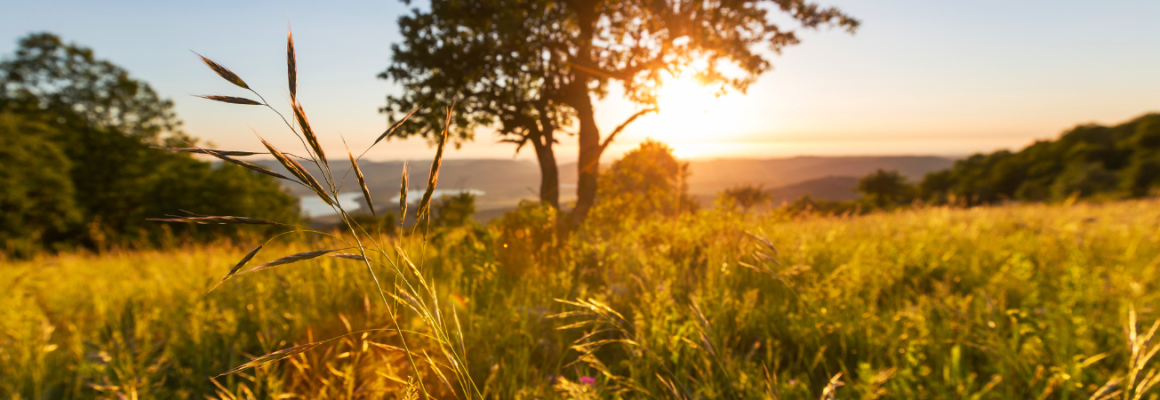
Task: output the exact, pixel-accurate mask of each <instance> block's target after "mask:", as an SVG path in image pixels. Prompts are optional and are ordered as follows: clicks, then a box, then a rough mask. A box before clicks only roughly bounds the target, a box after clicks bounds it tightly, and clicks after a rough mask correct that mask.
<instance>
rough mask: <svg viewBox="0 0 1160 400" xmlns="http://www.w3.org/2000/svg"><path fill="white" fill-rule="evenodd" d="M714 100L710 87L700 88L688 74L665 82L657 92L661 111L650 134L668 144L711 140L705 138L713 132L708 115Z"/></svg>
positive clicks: (702, 86) (715, 99) (715, 100)
mask: <svg viewBox="0 0 1160 400" xmlns="http://www.w3.org/2000/svg"><path fill="white" fill-rule="evenodd" d="M717 100H718V99H717V96H715V95H714V94H713V90H712V88H709V87H706V86H704V85H701V84H700V83H698V82H697V81H696V80H695V79H693V78H692V77H691V74H687V75H685V76H682V77H680V78H674V79H672V80H670V81H668V82H666V83H665V85H664V86H663V87H661V88H660V90H659V92H658V93H657V105H658V106H659V107H660V112H658V113H657V115H656V118H657V119H658V121H657V124H656V126H655V129H656V130H654V131H653V132H651V134H652V135H656V137H657V139H659V140H661V141H664V142H668V143H670V144H675V143H679V142H689V141H705V140H711V139H709V137H707V135H710V134H714V133H715V132H712V129H713V125H712V123H711V122H710V120H711V116H710V113H711V111H712V108H713V106H715V105H716V104H715V103H718V101H717ZM714 136H715V135H714Z"/></svg>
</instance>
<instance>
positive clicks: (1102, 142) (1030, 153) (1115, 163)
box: [919, 114, 1160, 205]
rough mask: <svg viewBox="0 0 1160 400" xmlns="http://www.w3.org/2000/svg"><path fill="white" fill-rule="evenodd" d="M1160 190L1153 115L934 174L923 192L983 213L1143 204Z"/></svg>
mask: <svg viewBox="0 0 1160 400" xmlns="http://www.w3.org/2000/svg"><path fill="white" fill-rule="evenodd" d="M1157 186H1160V114H1146V115H1143V116H1140V117H1138V118H1135V119H1133V120H1130V121H1127V122H1124V123H1121V124H1119V125H1116V126H1101V125H1095V124H1087V125H1079V126H1076V127H1075V128H1072V129H1070V130H1068V131H1067V132H1064V133H1063V135H1061V136H1060V138H1059V139H1058V140H1054V141H1039V142H1036V143H1034V144H1032V145H1031V146H1028V147H1027V148H1025V149H1023V150H1021V151H1018V152H1012V151H1006V150H1003V151H997V152H994V153H991V154H976V155H973V156H971V157H968V158H966V159H963V160H959V161H958V162H956V163H955V165H954V166H953V167H952V168H951V169H949V170H946V171H940V172H936V173H932V174H928V175H927V176H926V177H925V178H924V179H923V181H922V183H921V184H919V191H920V196H921V197H922V198H924V199H926V200H928V201H933V202H936V203H937V202H950V201H955V202H959V203H962V204H966V205H975V204H987V203H995V202H999V201H1004V200H1025V201H1047V200H1062V199H1065V198H1068V197H1070V196H1072V195H1079V196H1081V197H1088V196H1099V195H1103V196H1113V197H1123V196H1128V197H1132V196H1143V195H1146V194H1148V193H1149V192H1150V191H1152V190H1154V189H1155V188H1156V187H1157Z"/></svg>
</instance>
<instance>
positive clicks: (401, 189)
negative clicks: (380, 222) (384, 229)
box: [399, 161, 410, 226]
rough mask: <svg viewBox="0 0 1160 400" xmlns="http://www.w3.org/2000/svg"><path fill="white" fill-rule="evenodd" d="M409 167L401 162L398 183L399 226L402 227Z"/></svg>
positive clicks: (404, 162)
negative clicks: (401, 175)
mask: <svg viewBox="0 0 1160 400" xmlns="http://www.w3.org/2000/svg"><path fill="white" fill-rule="evenodd" d="M409 165H410V164H408V163H407V162H406V161H403V179H402V180H401V181H399V226H402V225H403V221H406V220H407V186H409V185H408V182H407V180H408V179H407V175H408V173H407V170H408V168H409Z"/></svg>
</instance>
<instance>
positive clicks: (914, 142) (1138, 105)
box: [0, 0, 1160, 161]
mask: <svg viewBox="0 0 1160 400" xmlns="http://www.w3.org/2000/svg"><path fill="white" fill-rule="evenodd" d="M421 3H422V2H416V4H418V5H419V6H421ZM820 3H821V4H823V5H834V6H837V7H839V8H841V9H842V10H843V11H845V12H847V13H849V14H851V15H853V16H855V17H857V18H859V19H861V20H862V22H863V26H862V27H861V29H860V30H859V31H858V32H857V34H856V35H849V34H846V33H843V32H840V31H821V32H804V33H803V35H802V38H803V40H802V44H801V45H798V46H794V47H790V48H788V49H787V50H786V51H785V52H784V54H782V55H781V56H777V57H774V58H773V63H774V65H775V67H774V71H772V72H770V73H768V74H766V75H765V76H763V77H762V78H761V80H760V81H759V82H758V83H757V84H755V85H754V86H753V87H751V88H750V90H749V93H748V94H747V95H741V94H739V93H731V94H728V95H726V96H724V97H721V98H714V97H713V96H711V95H709V94H708V92H707V91H704V90H700V89H699V88H697V87H696V86H693V85H685V86H683V87H679V88H674V89H673V90H671V92H672V94H671V95H670V96H669V98H668V99H664V100H662V101H663V102H664V103H662V112H661V113H660V114H659V115H650V116H647V117H645V118H642V119H640V120H638V122H637V123H635V124H633V125H632V126H630V128H629V129H628V130H626V131H625V133H624V134H623V135H622V136H620V138H619V140H618V141H617V144H616V145H614V146H613V148H612V149H611V152H612V154H610V155H611V156H612V157H615V156H616V155H617V154H616V153H620V152H623V151H625V150H627V149H629V148H631V147H633V146H635V145H636V143H638V142H640V141H641V140H644V139H645V138H646V137H652V138H655V139H658V140H661V141H665V142H668V143H670V144H671V145H672V146H673V147H674V148H675V149H676V151H677V154H678V155H680V156H682V157H695V158H715V157H785V156H793V155H867V154H933V155H950V156H961V155H966V154H970V153H973V152H979V151H992V150H996V149H999V148H1013V149H1016V148H1021V147H1022V146H1025V145H1027V144H1029V143H1030V142H1032V141H1033V140H1035V139H1041V138H1054V137H1056V136H1057V135H1058V134H1059V133H1060V132H1061V131H1063V130H1065V129H1067V128H1069V127H1072V126H1074V125H1076V124H1078V123H1086V122H1097V123H1116V122H1120V121H1123V120H1126V119H1128V118H1131V117H1134V116H1137V115H1140V114H1142V113H1145V112H1149V111H1160V24H1158V23H1156V16H1157V15H1160V2H1158V1H1154V0H1153V1H1144V0H1134V1H1128V0H1107V1H1100V2H1091V1H1070V0H1068V1H1060V0H1056V1H991V0H987V1H970V2H968V1H926V2H922V1H896V0H875V1H870V0H832V1H821V2H820ZM0 9H3V10H4V11H3V12H0V54H2V55H3V56H5V57H7V56H8V55H10V54H11V53H12V52H13V50H14V49H15V47H16V41H17V39H18V38H20V37H22V36H24V35H26V34H28V33H30V32H35V31H49V32H53V33H57V34H59V35H61V36H62V37H63V38H64V39H65V40H66V41H70V42H76V43H79V44H82V45H84V46H88V47H91V48H93V49H94V50H95V51H96V53H97V55H98V57H101V58H105V59H109V60H111V61H113V62H114V63H116V64H118V65H121V66H123V67H125V68H126V69H128V70H129V71H130V73H132V74H133V75H134V76H135V77H137V78H139V79H142V80H145V81H147V82H149V83H150V84H152V85H153V87H154V88H156V89H157V90H158V91H159V92H160V93H161V94H162V96H165V97H169V98H172V99H174V100H175V101H176V103H177V111H178V114H179V116H180V117H181V118H182V119H183V120H184V121H185V130H186V131H188V132H189V133H191V134H193V135H194V136H197V137H200V138H203V139H204V140H206V141H209V142H212V143H214V144H215V145H217V146H218V147H220V148H225V149H230V150H257V149H259V148H260V144H258V142H257V140H256V139H255V138H254V135H253V133H252V132H251V130H250V127H251V126H252V127H253V128H254V129H255V130H257V131H258V132H260V133H262V134H263V136H266V137H275V138H280V139H279V140H280V142H281V143H285V145H286V146H287V147H289V146H290V145H291V143H293V139H292V137H291V136H290V135H289V133H288V132H287V131H286V130H285V129H286V128H285V127H284V126H282V125H281V122H280V120H278V119H277V116H275V115H274V114H272V113H270V112H269V111H268V110H263V109H260V108H257V107H242V106H230V105H225V104H220V103H214V102H210V101H207V100H202V99H198V98H194V97H191V96H189V95H190V94H221V95H243V94H245V93H243V92H241V91H240V89H238V88H236V87H232V86H231V85H229V84H228V83H225V82H224V81H222V80H221V79H219V78H218V77H217V76H215V75H214V74H213V73H212V72H211V71H210V70H209V69H207V68H205V66H204V65H202V64H201V63H200V62H198V60H197V59H196V58H195V57H194V56H193V55H192V54H191V53H190V52H189V50H195V51H197V52H199V53H201V54H204V55H206V56H207V57H210V58H212V59H214V60H216V61H218V62H220V63H222V64H224V65H226V66H227V67H229V68H230V69H232V70H233V71H234V72H236V73H238V74H239V75H240V76H242V77H243V78H244V79H245V80H246V81H247V82H249V83H250V85H251V86H253V87H255V88H256V89H258V91H259V92H261V93H263V94H264V95H265V96H266V98H267V99H268V100H270V101H271V102H272V103H274V104H275V105H276V106H281V108H282V109H288V107H286V106H285V104H286V101H285V100H283V99H285V98H286V95H285V94H284V93H286V80H285V75H284V74H285V64H284V57H285V53H284V51H285V48H284V46H285V45H284V42H283V41H284V40H285V36H284V35H285V31H286V20H287V18H289V20H290V22H291V24H292V25H293V29H294V36H295V42H296V45H297V51H298V63H299V75H298V76H299V84H298V85H299V95H298V97H299V99H300V101H301V102H302V103H303V106H304V108H305V109H306V111H307V113H308V114H309V115H310V118H311V122H312V125H314V126H315V129H316V130H318V131H320V132H321V135H322V136H323V139H324V143H323V144H324V146H326V147H327V148H333V149H335V150H339V149H341V148H342V143H341V141H340V140H339V139H338V136H337V134H339V133H341V134H342V135H344V136H345V137H346V138H347V141H348V142H349V143H350V144H351V146H352V147H353V148H357V149H361V148H363V147H364V146H366V145H367V144H369V143H370V141H371V140H373V138H374V137H375V136H377V135H378V134H379V133H381V132H382V130H383V128H384V127H385V125H386V118H385V116H383V115H381V114H379V113H378V112H377V109H378V107H380V106H381V105H383V104H384V97H385V96H386V95H387V94H388V93H396V91H397V90H398V88H397V87H396V86H394V85H393V84H391V83H390V82H388V81H383V80H380V79H377V78H376V75H377V74H378V73H379V72H381V71H382V70H384V69H385V68H386V67H387V65H388V63H389V57H390V50H389V46H390V44H391V43H393V42H395V41H396V40H398V38H399V35H398V28H397V25H396V21H397V18H398V16H399V15H401V13H404V12H406V8H405V7H404V5H403V4H401V3H399V2H395V1H378V2H339V1H332V2H305V1H303V2H273V1H245V2H241V1H201V2H144V1H141V2H129V1H103V2H88V1H50V0H42V1H36V2H18V1H12V0H4V1H3V4H2V7H0ZM279 100H281V101H279ZM597 110H598V111H597V116H598V122H599V123H600V124H601V129H602V131H603V132H607V131H609V130H611V129H612V128H613V127H615V126H616V125H617V124H619V123H620V122H621V121H622V120H623V119H624V118H625V117H627V116H628V115H630V114H632V113H633V111H634V106H633V105H632V104H630V103H627V102H624V101H622V100H619V99H617V98H616V93H615V92H613V93H612V94H611V96H609V98H608V99H606V100H604V101H602V102H600V103H599V104H598V108H597ZM513 151H514V146H512V145H510V144H502V143H496V138H495V137H494V136H493V135H492V134H491V133H489V132H486V131H481V132H479V134H478V135H477V137H476V140H475V141H474V142H471V143H467V144H465V145H464V147H463V148H462V149H460V150H458V151H454V152H451V153H450V154H449V155H448V156H449V157H451V158H510V157H512V153H513ZM431 152H432V150H431V149H429V148H428V146H427V143H426V142H425V141H423V140H409V141H403V142H400V141H393V142H389V143H387V144H386V145H380V147H378V148H377V149H376V150H375V151H372V152H371V153H370V154H369V157H370V158H371V159H376V160H388V159H426V158H429V157H430V153H431ZM558 156H559V158H560V159H561V160H562V161H568V160H572V159H574V158H575V146H574V143H572V140H571V139H570V138H568V139H565V140H564V141H563V143H562V144H561V146H560V147H559V150H558ZM520 157H527V158H530V157H531V152H530V151H526V154H521V155H520ZM606 157H608V156H606ZM606 159H611V158H606Z"/></svg>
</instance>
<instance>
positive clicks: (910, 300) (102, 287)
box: [0, 200, 1160, 399]
mask: <svg viewBox="0 0 1160 400" xmlns="http://www.w3.org/2000/svg"><path fill="white" fill-rule="evenodd" d="M305 238H306V237H305V236H301V237H300V239H298V240H299V241H297V242H295V241H287V242H283V243H281V244H275V245H271V246H268V247H267V248H266V249H264V250H263V251H262V253H261V254H259V255H258V258H257V259H256V260H263V261H264V260H268V259H273V258H275V257H280V256H283V255H286V254H290V253H296V252H300V251H306V250H313V249H318V248H328V247H334V246H333V245H331V244H328V243H326V242H325V241H323V240H315V241H314V242H313V243H310V242H309V240H307V239H305ZM539 239H543V238H542V237H540V235H539V234H537V233H536V232H535V231H534V229H516V230H514V231H513V230H511V229H509V230H507V231H501V229H500V227H499V226H498V225H497V226H491V227H481V228H471V227H468V228H457V229H452V230H447V231H439V232H433V233H432V234H431V235H430V238H429V239H428V241H427V242H426V243H423V242H422V240H421V239H419V238H408V239H406V240H404V241H403V242H402V244H403V245H404V247H405V248H406V249H407V250H408V253H409V254H410V256H411V258H412V259H415V260H416V263H417V264H420V265H421V268H422V269H423V273H424V274H425V275H427V276H428V278H429V279H430V281H431V282H432V284H433V285H434V286H435V288H436V290H437V292H438V293H439V295H438V296H439V297H440V298H439V301H440V304H441V305H442V307H441V309H442V310H443V312H444V313H445V314H444V315H447V316H448V320H451V319H452V316H454V317H455V319H457V321H458V324H459V326H460V328H457V330H461V331H462V341H461V342H460V343H455V347H456V348H460V349H462V350H463V354H465V355H466V357H465V358H466V359H467V364H468V365H467V367H468V369H469V370H470V371H471V377H472V379H473V380H474V382H475V383H476V385H478V387H479V392H480V393H481V394H482V395H483V396H484V397H487V398H496V399H548V398H577V399H580V398H680V397H684V398H689V399H694V398H700V399H712V398H752V399H762V398H783V399H793V398H815V399H816V398H818V397H820V396H823V395H824V393H823V392H825V391H827V390H831V391H833V390H836V392H835V393H836V397H837V398H900V399H902V398H906V399H911V398H928V399H932V398H977V399H989V398H1002V399H1025V398H1054V399H1083V398H1088V397H1089V396H1091V395H1092V394H1093V393H1094V392H1096V391H1097V390H1098V389H1099V388H1100V387H1101V386H1103V385H1104V384H1105V383H1106V382H1107V381H1108V380H1109V379H1111V378H1113V377H1116V376H1123V375H1124V374H1126V373H1128V372H1129V371H1128V370H1129V368H1130V366H1129V365H1130V360H1129V358H1130V355H1131V346H1130V342H1129V329H1128V323H1129V313H1130V310H1131V309H1134V310H1135V313H1136V315H1137V317H1138V321H1137V322H1138V327H1139V330H1140V332H1139V335H1144V334H1145V333H1147V331H1148V329H1149V328H1150V327H1152V322H1153V321H1156V320H1157V319H1158V318H1160V310H1158V309H1157V304H1158V303H1157V300H1160V296H1158V295H1157V293H1160V292H1158V291H1157V283H1158V281H1157V270H1158V264H1160V201H1155V200H1145V201H1129V202H1114V203H1106V204H1084V203H1079V204H1074V205H1013V206H1005V207H994V208H974V209H951V208H927V209H919V210H912V211H901V212H896V213H883V214H872V215H868V216H861V217H848V218H841V217H804V218H791V217H787V216H779V215H775V214H771V215H743V214H737V213H720V212H716V211H704V212H700V213H697V214H694V215H686V216H682V217H681V218H680V219H679V220H674V219H658V220H653V221H644V222H627V221H626V222H623V224H622V225H621V226H608V227H604V228H602V229H600V230H590V231H587V232H584V233H581V234H578V235H575V236H574V237H572V238H571V241H570V242H568V243H566V244H564V245H561V246H559V247H560V250H558V251H554V250H551V249H549V248H547V246H549V245H546V244H545V245H542V246H541V245H540V244H537V243H536V241H537V240H539ZM388 240H389V239H388ZM763 240H768V243H769V244H770V245H772V246H773V247H774V248H776V250H773V249H771V248H770V247H769V246H767V245H766V244H765V243H763ZM253 246H254V244H253V243H245V244H244V245H240V246H237V247H234V246H227V245H224V244H223V245H218V246H208V247H195V248H178V249H171V250H166V251H135V252H128V251H126V252H118V251H110V252H108V253H107V254H101V255H61V256H52V257H47V256H46V257H42V258H39V259H35V260H32V261H20V262H12V261H9V262H5V263H4V265H3V266H2V267H0V397H3V398H6V399H7V398H22V399H40V398H93V397H105V398H140V399H146V398H158V399H164V398H197V399H201V398H206V397H207V396H210V397H215V398H216V397H221V398H235V397H236V398H405V397H406V396H407V395H408V393H407V390H408V388H409V389H410V390H414V388H415V387H414V386H410V385H408V384H407V382H408V377H409V376H410V375H412V373H411V371H412V369H411V367H410V366H409V365H408V361H407V357H406V356H405V355H404V354H403V352H402V351H401V350H400V349H399V348H398V347H397V346H399V345H400V343H399V342H398V337H397V335H396V334H395V333H394V331H393V330H389V329H384V328H389V325H390V324H389V323H388V321H389V317H388V315H387V313H386V310H385V308H384V307H383V305H382V303H381V302H376V298H377V294H375V293H373V292H372V290H373V289H372V288H373V287H374V286H373V284H372V283H371V282H370V280H369V277H368V275H367V271H366V269H365V267H363V266H362V263H361V262H354V261H351V260H345V259H339V258H319V259H315V260H310V261H306V262H302V263H297V264H290V265H285V266H281V267H278V268H275V269H271V270H267V271H262V272H260V273H255V274H247V275H242V276H239V277H237V278H235V279H232V280H230V281H229V282H226V283H225V284H224V285H222V286H221V287H219V288H218V289H216V290H215V291H213V292H212V293H209V294H206V291H207V289H209V288H210V287H211V286H212V285H213V283H215V282H216V281H217V280H218V279H219V278H220V277H221V276H222V275H223V274H225V272H226V271H227V270H229V268H230V267H231V266H233V265H234V264H236V263H237V260H239V259H240V258H241V257H242V256H243V255H245V253H247V252H248V251H249V250H250V249H251V248H252V247H253ZM420 260H422V261H421V262H420ZM379 276H380V277H381V279H383V281H384V284H385V285H386V286H388V287H389V286H391V283H392V282H393V280H392V279H393V278H392V275H391V274H390V271H387V270H385V269H384V270H382V271H380V273H379ZM368 293H370V294H369V295H368ZM558 300H566V301H568V302H562V301H558ZM561 313H563V314H561ZM400 315H401V318H402V321H401V324H402V326H403V327H404V329H405V330H406V333H405V335H406V339H407V342H408V344H409V345H410V347H411V350H412V351H413V352H414V354H418V355H419V356H418V358H417V359H416V362H417V363H418V364H421V365H420V368H419V369H420V371H421V372H422V373H423V377H422V382H423V383H424V384H425V386H426V388H427V390H428V391H429V392H430V393H431V394H432V395H433V396H434V397H436V398H440V399H447V398H455V397H456V396H459V397H460V398H463V394H462V392H456V391H457V390H458V389H452V387H453V385H455V383H454V377H451V376H447V373H448V371H449V368H447V366H446V365H445V363H446V362H447V358H445V357H442V356H441V355H440V354H439V347H438V346H437V345H435V344H434V339H433V338H431V337H430V336H427V335H428V333H429V329H428V328H429V327H427V326H425V325H424V324H423V322H422V320H421V319H419V318H415V317H414V316H413V315H411V314H409V313H408V312H405V311H404V312H401V313H400ZM568 326H576V327H574V328H571V329H561V328H565V327H568ZM361 330H369V331H367V332H363V333H356V334H353V335H347V336H344V337H343V338H342V339H340V340H336V341H332V342H327V343H325V344H322V345H319V346H317V347H315V348H313V350H310V351H307V352H304V353H301V354H298V355H295V356H292V357H290V358H288V359H286V360H283V361H279V362H276V363H273V364H271V365H269V366H265V367H260V368H256V369H248V370H245V371H242V372H241V373H238V374H233V375H226V376H221V377H218V378H215V379H213V380H211V378H210V377H212V376H215V375H218V374H220V373H223V372H226V371H228V370H230V369H231V368H233V367H235V366H237V365H239V364H242V363H244V362H246V361H248V360H249V359H250V358H251V357H254V356H258V355H262V354H265V353H269V352H272V351H275V350H278V349H281V348H285V347H289V346H292V345H296V344H302V343H309V342H314V341H317V340H320V339H325V338H330V337H336V336H339V335H343V334H346V333H348V332H358V331H361ZM457 340H458V338H457ZM432 365H437V366H438V367H432ZM1136 370H1139V371H1147V370H1148V367H1146V366H1145V367H1140V366H1136ZM839 373H840V374H841V376H840V377H838V378H837V380H840V381H841V382H844V383H845V385H844V386H841V387H836V385H830V384H829V383H830V382H831V380H832V378H834V377H835V375H838V374H839ZM441 374H442V375H441ZM444 378H446V379H447V380H449V381H451V384H450V385H449V384H446V383H444V382H443V380H444ZM1140 378H1143V376H1140ZM1139 381H1140V379H1137V380H1136V382H1139ZM834 382H836V380H835V381H834ZM835 387H836V389H835ZM1149 393H1150V396H1152V397H1148V396H1149V395H1144V396H1143V397H1142V398H1155V397H1156V396H1157V393H1158V392H1156V391H1155V390H1153V391H1152V392H1149Z"/></svg>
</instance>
